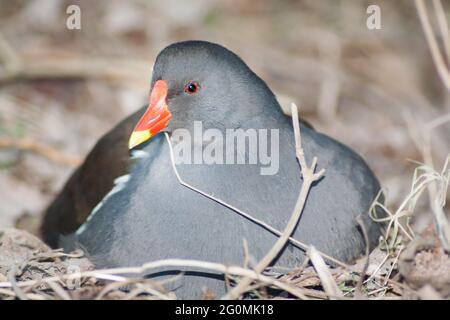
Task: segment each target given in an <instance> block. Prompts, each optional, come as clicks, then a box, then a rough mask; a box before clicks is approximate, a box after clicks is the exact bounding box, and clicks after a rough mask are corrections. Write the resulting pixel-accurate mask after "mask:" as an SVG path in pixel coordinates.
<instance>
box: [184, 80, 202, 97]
mask: <svg viewBox="0 0 450 320" xmlns="http://www.w3.org/2000/svg"><path fill="white" fill-rule="evenodd" d="M199 89H200V85H199V84H198V83H197V82H195V81H190V82H188V84H187V85H186V86H185V87H184V92H186V93H187V94H196V93H197V92H198V90H199Z"/></svg>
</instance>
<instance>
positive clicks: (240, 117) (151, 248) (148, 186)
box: [41, 40, 381, 299]
mask: <svg viewBox="0 0 450 320" xmlns="http://www.w3.org/2000/svg"><path fill="white" fill-rule="evenodd" d="M150 88H151V92H150V96H149V104H148V106H144V107H143V108H141V109H139V110H138V111H137V112H135V113H134V114H132V115H131V116H129V117H127V118H126V119H124V120H123V121H122V122H121V123H119V124H118V125H117V126H116V127H115V128H113V129H112V130H111V131H110V132H108V133H107V134H106V135H105V136H103V137H102V138H101V139H100V140H99V142H98V143H97V144H96V145H95V147H94V148H93V150H92V151H91V152H90V154H89V155H88V156H87V158H86V160H85V162H84V163H83V164H82V165H81V166H80V167H79V168H78V169H77V170H76V171H75V172H74V174H73V175H72V176H71V178H70V179H69V180H68V182H67V183H66V185H65V186H64V188H63V190H62V191H61V193H60V194H59V195H58V196H57V198H56V199H55V200H54V202H53V203H52V204H51V205H50V206H49V207H48V209H47V211H46V213H45V216H44V219H43V224H42V227H41V230H42V233H43V237H44V239H45V240H46V241H47V243H49V244H50V245H52V246H53V247H63V248H64V249H65V250H73V249H74V248H82V249H83V250H84V251H85V252H86V254H87V255H88V257H89V258H90V259H91V261H92V262H93V263H94V264H95V265H96V266H97V267H100V268H101V267H126V266H139V265H142V264H144V263H146V262H149V261H157V260H165V259H189V260H199V261H209V262H215V263H221V264H225V265H243V264H246V265H248V266H249V267H251V266H254V265H255V264H256V263H257V262H258V261H259V260H260V259H261V258H262V257H264V255H265V254H266V253H267V252H268V251H269V250H270V248H271V247H272V246H273V244H274V243H275V242H276V241H277V239H278V237H279V234H275V233H274V232H273V230H272V231H271V230H267V228H264V227H263V226H261V225H260V224H258V223H256V222H255V221H253V220H252V219H249V218H248V217H245V216H242V215H240V214H238V213H237V212H236V210H233V208H238V209H239V210H240V211H242V212H246V213H248V214H249V215H251V216H252V217H254V218H255V219H257V220H258V221H263V222H264V223H265V224H267V225H269V226H271V227H272V228H273V229H275V230H279V231H283V230H284V228H285V227H286V224H287V221H288V220H289V218H290V217H291V214H292V211H293V209H294V205H295V203H296V200H297V197H298V194H299V190H300V189H301V188H302V185H303V180H302V175H301V168H299V164H298V162H297V159H296V150H295V139H294V131H293V126H292V120H291V117H289V116H287V115H285V114H284V113H283V111H282V109H281V107H280V105H279V103H278V102H277V99H276V96H275V95H274V93H273V92H272V91H271V89H270V88H269V87H268V85H267V84H266V83H265V82H264V80H262V79H261V78H260V77H259V76H257V75H256V74H255V73H254V72H253V71H252V70H251V69H250V68H249V67H248V65H247V64H246V63H245V62H244V61H243V60H242V59H241V58H240V57H239V56H238V55H237V54H235V53H233V52H232V51H230V50H228V49H226V48H225V47H223V46H221V45H219V44H216V43H212V42H207V41H201V40H188V41H182V42H177V43H173V44H171V45H169V46H167V47H166V48H164V49H163V50H162V51H161V52H160V53H159V54H158V56H157V57H156V60H155V63H154V67H153V74H152V79H151V84H150ZM300 129H301V137H302V147H303V149H304V154H305V158H306V160H307V162H308V163H311V161H312V160H313V158H314V157H317V168H324V169H325V173H324V174H323V176H322V177H321V178H320V179H319V180H318V181H315V182H314V184H313V185H312V187H311V189H310V191H309V194H308V197H307V199H306V203H305V207H304V209H303V211H302V215H301V218H300V220H299V222H298V224H297V226H296V228H295V230H294V232H293V233H292V234H291V237H292V238H294V239H296V240H298V241H301V242H302V243H305V244H307V245H312V246H314V247H315V248H317V249H318V250H320V251H321V252H323V253H325V254H327V255H329V256H331V257H333V258H335V259H337V260H340V261H343V262H351V261H353V260H355V259H356V258H358V257H359V256H360V255H361V254H362V253H363V252H364V251H365V250H366V248H367V246H369V247H370V248H373V247H375V246H376V245H377V242H378V239H379V237H380V234H381V233H380V226H379V224H378V223H376V222H374V221H372V220H371V219H370V217H369V215H368V211H369V208H370V207H371V204H372V202H373V201H374V199H375V198H376V197H377V195H378V194H379V191H380V184H379V181H378V179H377V178H376V176H375V174H374V173H373V172H372V170H371V169H370V168H369V166H368V165H367V163H366V162H365V161H364V160H363V158H362V157H361V156H359V155H358V154H357V153H356V152H355V151H353V150H351V149H350V148H349V147H347V146H345V145H344V144H342V143H340V142H338V141H336V140H335V139H333V138H331V137H329V136H327V135H325V134H322V133H320V132H318V131H316V130H314V129H313V128H312V127H311V126H310V125H309V124H308V123H306V122H304V121H300ZM230 137H231V138H230ZM239 138H241V144H240V145H239V144H238V143H237V141H238V139H239ZM230 139H231V140H233V142H234V143H231V142H230V141H229V140H230ZM242 141H244V142H243V143H242ZM256 142H257V143H256ZM255 143H256V147H255ZM260 143H261V144H260ZM228 147H229V148H228ZM208 148H209V149H208ZM261 149H262V150H263V151H262V152H261ZM212 150H214V152H212ZM181 180H182V181H183V182H185V184H189V185H190V186H192V188H189V187H187V186H186V185H185V184H183V183H181V182H182V181H181ZM194 189H195V190H194ZM196 190H197V191H198V190H201V192H197V191H196ZM217 199H220V200H219V201H217ZM224 203H225V204H227V205H224ZM359 216H360V217H362V220H363V223H364V226H365V229H366V231H367V238H368V243H366V241H365V237H364V235H363V230H361V227H360V225H358V222H357V218H358V217H359ZM305 257H306V253H305V250H304V248H300V247H299V246H298V245H296V244H295V243H292V242H290V243H288V244H286V245H285V246H284V248H283V249H282V250H281V252H280V253H279V254H278V256H277V257H275V258H274V260H273V261H272V263H271V266H273V267H280V268H294V267H297V266H299V265H300V264H301V263H302V262H303V261H304V260H305ZM180 272H181V273H182V276H181V277H179V278H177V280H174V281H172V282H170V281H168V282H167V287H168V289H169V290H172V291H173V292H174V293H175V294H176V295H177V297H180V298H182V299H193V298H199V297H202V296H204V295H205V292H212V293H213V295H214V296H217V297H218V296H220V295H222V294H224V293H225V292H226V290H227V289H228V284H227V283H226V282H225V281H224V275H223V274H221V273H220V272H217V271H214V270H204V269H200V268H197V267H192V268H191V267H184V266H176V267H173V266H172V267H171V266H161V267H159V268H157V269H154V270H147V271H146V272H144V273H143V274H142V276H145V277H148V278H150V279H154V280H157V281H159V280H164V279H167V278H168V277H173V276H174V275H177V274H180Z"/></svg>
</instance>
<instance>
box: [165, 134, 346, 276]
mask: <svg viewBox="0 0 450 320" xmlns="http://www.w3.org/2000/svg"><path fill="white" fill-rule="evenodd" d="M165 136H166V140H167V142H168V144H169V149H170V160H171V163H172V169H173V171H174V173H175V175H176V177H177V180H178V182H179V183H180V184H181V185H183V186H185V187H186V188H189V189H191V190H192V191H195V192H197V193H199V194H201V195H203V196H205V197H207V198H208V199H211V200H213V201H215V202H217V203H219V204H221V205H223V206H225V207H227V208H228V209H230V210H232V211H234V212H236V213H238V214H239V215H241V216H243V217H244V218H247V219H249V220H250V221H252V222H254V223H256V224H258V225H260V226H261V227H263V228H265V229H266V230H268V231H270V232H272V233H273V234H276V235H277V236H281V235H282V233H281V231H279V230H277V229H275V228H274V227H272V226H271V225H269V224H267V223H265V222H264V221H262V220H259V219H256V218H254V217H253V216H251V215H250V214H248V213H246V212H245V211H243V210H241V209H239V208H236V207H234V206H233V205H231V204H229V203H227V202H225V201H223V200H221V199H219V198H217V197H215V196H213V195H211V194H208V193H206V192H204V191H202V190H200V189H198V188H197V187H195V186H193V185H191V184H189V183H187V182H186V181H184V180H183V179H182V178H181V176H180V174H179V173H178V169H177V167H176V165H175V159H174V153H173V147H172V142H171V141H170V137H169V134H168V133H167V132H165ZM289 241H290V242H291V243H293V244H295V245H297V246H298V247H299V248H301V249H303V250H304V251H305V252H306V251H308V248H309V246H308V245H306V244H305V243H303V242H301V241H299V240H297V239H295V238H292V237H289ZM319 252H320V251H319ZM320 254H321V255H322V257H323V258H324V259H326V260H327V261H329V262H332V263H335V264H336V265H338V266H341V267H343V268H346V269H347V270H352V271H353V269H352V267H351V266H349V265H348V264H345V263H343V262H342V261H339V260H337V259H335V258H333V257H332V256H330V255H327V254H325V253H323V252H320Z"/></svg>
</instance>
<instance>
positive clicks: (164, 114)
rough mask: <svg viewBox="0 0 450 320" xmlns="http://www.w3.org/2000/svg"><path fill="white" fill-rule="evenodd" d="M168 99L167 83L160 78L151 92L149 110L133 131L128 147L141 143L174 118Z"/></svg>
mask: <svg viewBox="0 0 450 320" xmlns="http://www.w3.org/2000/svg"><path fill="white" fill-rule="evenodd" d="M166 100H167V83H166V82H165V81H164V80H158V81H156V82H155V85H154V86H153V89H152V92H151V94H150V103H149V105H148V108H147V110H146V111H145V113H144V115H143V116H142V117H141V119H140V120H139V122H138V123H137V125H136V127H135V128H134V130H133V132H132V133H131V137H130V140H129V142H128V148H130V149H132V148H134V147H136V146H138V145H140V144H141V143H143V142H145V141H147V140H148V139H150V138H151V137H153V136H154V135H155V134H157V133H158V132H159V131H161V130H162V129H164V128H165V127H166V125H167V123H168V122H169V120H170V119H171V118H172V114H171V113H170V111H169V107H168V106H167V101H166Z"/></svg>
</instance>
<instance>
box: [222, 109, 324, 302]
mask: <svg viewBox="0 0 450 320" xmlns="http://www.w3.org/2000/svg"><path fill="white" fill-rule="evenodd" d="M291 113H292V124H293V126H294V135H295V153H296V157H297V160H298V162H299V164H300V167H301V174H302V177H303V184H302V186H301V188H300V193H299V195H298V198H297V202H296V204H295V207H294V210H293V212H292V215H291V218H290V219H289V221H288V223H287V226H286V228H285V229H284V232H283V234H282V235H281V236H280V237H279V238H278V239H277V241H276V242H275V244H274V245H273V246H272V248H271V249H270V250H269V252H268V253H267V254H266V255H265V256H264V257H263V258H262V259H261V260H260V261H259V263H258V264H257V265H256V266H255V268H254V270H255V271H256V272H257V273H261V272H263V271H264V269H266V268H267V267H268V266H269V264H270V263H271V262H272V261H273V259H274V258H275V257H276V256H277V255H278V254H279V253H280V251H281V250H282V249H283V247H284V246H285V245H286V243H287V241H288V240H289V238H290V236H291V234H292V232H293V231H294V230H295V227H296V226H297V224H298V222H299V219H300V216H301V214H302V212H303V208H304V206H305V203H306V199H307V197H308V194H309V190H310V188H311V186H312V184H313V183H314V182H315V181H317V180H319V179H320V178H321V177H322V176H323V174H324V173H325V169H322V170H320V171H319V172H317V173H315V170H316V165H317V158H316V157H314V158H313V160H312V163H311V166H308V165H307V164H306V159H305V154H304V151H303V148H302V141H301V134H300V124H299V120H298V108H297V106H296V105H295V104H294V103H293V104H292V105H291ZM250 283H251V280H250V279H242V280H241V282H239V284H238V285H237V286H236V287H234V288H233V289H232V290H231V291H229V292H228V293H227V294H226V295H225V296H224V297H223V298H224V299H237V298H239V297H240V296H241V295H242V294H243V293H244V292H245V291H246V288H247V287H248V285H249V284H250Z"/></svg>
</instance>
